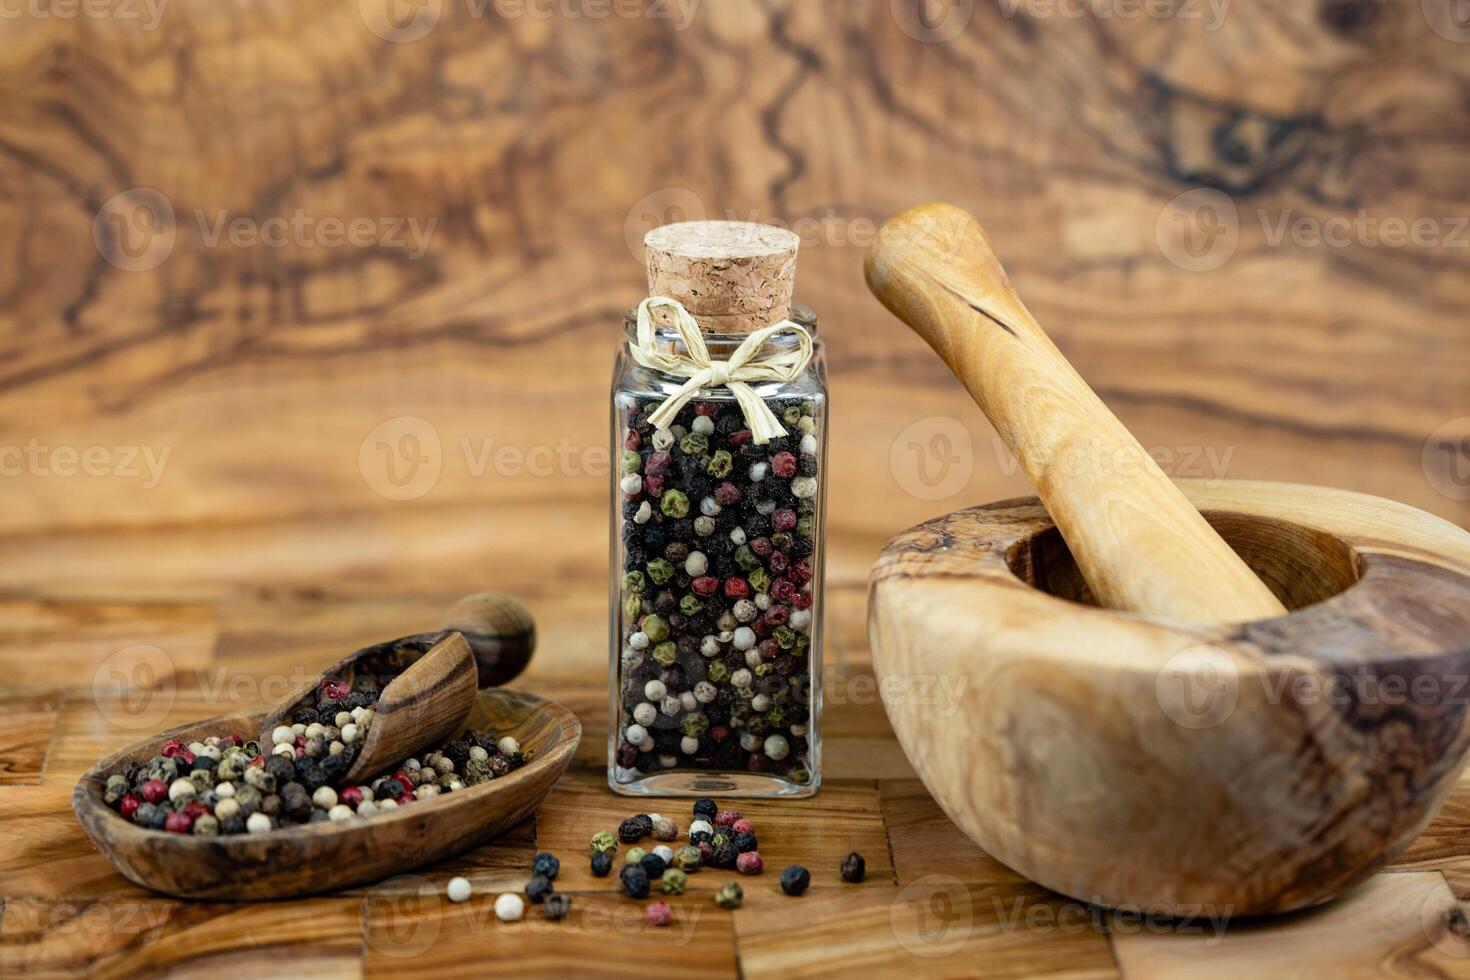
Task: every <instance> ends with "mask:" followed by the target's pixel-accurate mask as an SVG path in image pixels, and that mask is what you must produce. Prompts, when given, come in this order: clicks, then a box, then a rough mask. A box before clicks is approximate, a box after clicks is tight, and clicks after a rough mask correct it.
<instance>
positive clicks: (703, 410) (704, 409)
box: [694, 402, 720, 415]
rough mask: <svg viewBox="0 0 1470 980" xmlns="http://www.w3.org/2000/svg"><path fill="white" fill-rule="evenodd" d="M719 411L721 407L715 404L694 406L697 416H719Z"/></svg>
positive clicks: (706, 403)
mask: <svg viewBox="0 0 1470 980" xmlns="http://www.w3.org/2000/svg"><path fill="white" fill-rule="evenodd" d="M719 411H720V406H718V405H716V404H715V403H714V402H700V403H699V404H698V405H695V406H694V414H695V415H717V414H719Z"/></svg>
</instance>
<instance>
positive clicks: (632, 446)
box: [623, 429, 643, 452]
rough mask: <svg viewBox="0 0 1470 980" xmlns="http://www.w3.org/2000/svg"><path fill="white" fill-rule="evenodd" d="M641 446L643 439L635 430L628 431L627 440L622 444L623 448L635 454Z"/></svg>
mask: <svg viewBox="0 0 1470 980" xmlns="http://www.w3.org/2000/svg"><path fill="white" fill-rule="evenodd" d="M641 445H643V437H642V436H641V435H639V434H638V432H637V430H635V429H629V430H628V438H627V439H626V440H624V442H623V448H624V449H629V450H632V451H633V452H637V451H638V447H639V446H641Z"/></svg>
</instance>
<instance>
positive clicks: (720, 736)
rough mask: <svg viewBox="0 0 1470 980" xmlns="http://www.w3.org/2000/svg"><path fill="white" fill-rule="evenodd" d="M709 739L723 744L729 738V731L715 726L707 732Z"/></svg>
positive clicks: (720, 726)
mask: <svg viewBox="0 0 1470 980" xmlns="http://www.w3.org/2000/svg"><path fill="white" fill-rule="evenodd" d="M709 737H710V738H712V739H714V740H715V741H716V742H723V741H724V740H725V739H727V738H729V737H730V729H728V728H726V727H725V726H724V725H716V726H714V727H713V728H711V729H710V730H709Z"/></svg>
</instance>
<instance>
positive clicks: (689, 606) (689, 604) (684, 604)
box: [679, 593, 704, 616]
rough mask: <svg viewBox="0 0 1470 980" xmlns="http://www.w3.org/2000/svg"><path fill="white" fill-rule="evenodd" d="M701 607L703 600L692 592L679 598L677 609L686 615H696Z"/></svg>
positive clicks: (701, 609)
mask: <svg viewBox="0 0 1470 980" xmlns="http://www.w3.org/2000/svg"><path fill="white" fill-rule="evenodd" d="M703 609H704V602H703V601H702V600H701V599H700V598H699V596H697V595H694V594H692V593H691V594H689V595H686V596H685V597H684V598H682V599H680V600H679V611H680V612H681V613H683V614H684V615H686V616H698V615H699V614H700V612H701V611H703Z"/></svg>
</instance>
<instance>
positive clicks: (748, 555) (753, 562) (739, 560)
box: [735, 544, 761, 572]
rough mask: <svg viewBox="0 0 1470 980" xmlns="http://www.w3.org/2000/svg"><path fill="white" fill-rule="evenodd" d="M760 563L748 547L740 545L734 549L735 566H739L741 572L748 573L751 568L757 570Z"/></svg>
mask: <svg viewBox="0 0 1470 980" xmlns="http://www.w3.org/2000/svg"><path fill="white" fill-rule="evenodd" d="M760 563H761V560H760V559H759V558H757V557H756V556H755V552H754V551H752V550H750V545H748V544H742V545H741V546H740V547H738V548H736V549H735V564H737V565H739V566H740V568H741V569H742V570H743V571H747V572H748V571H750V570H751V569H752V568H757V567H759V566H760Z"/></svg>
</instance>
